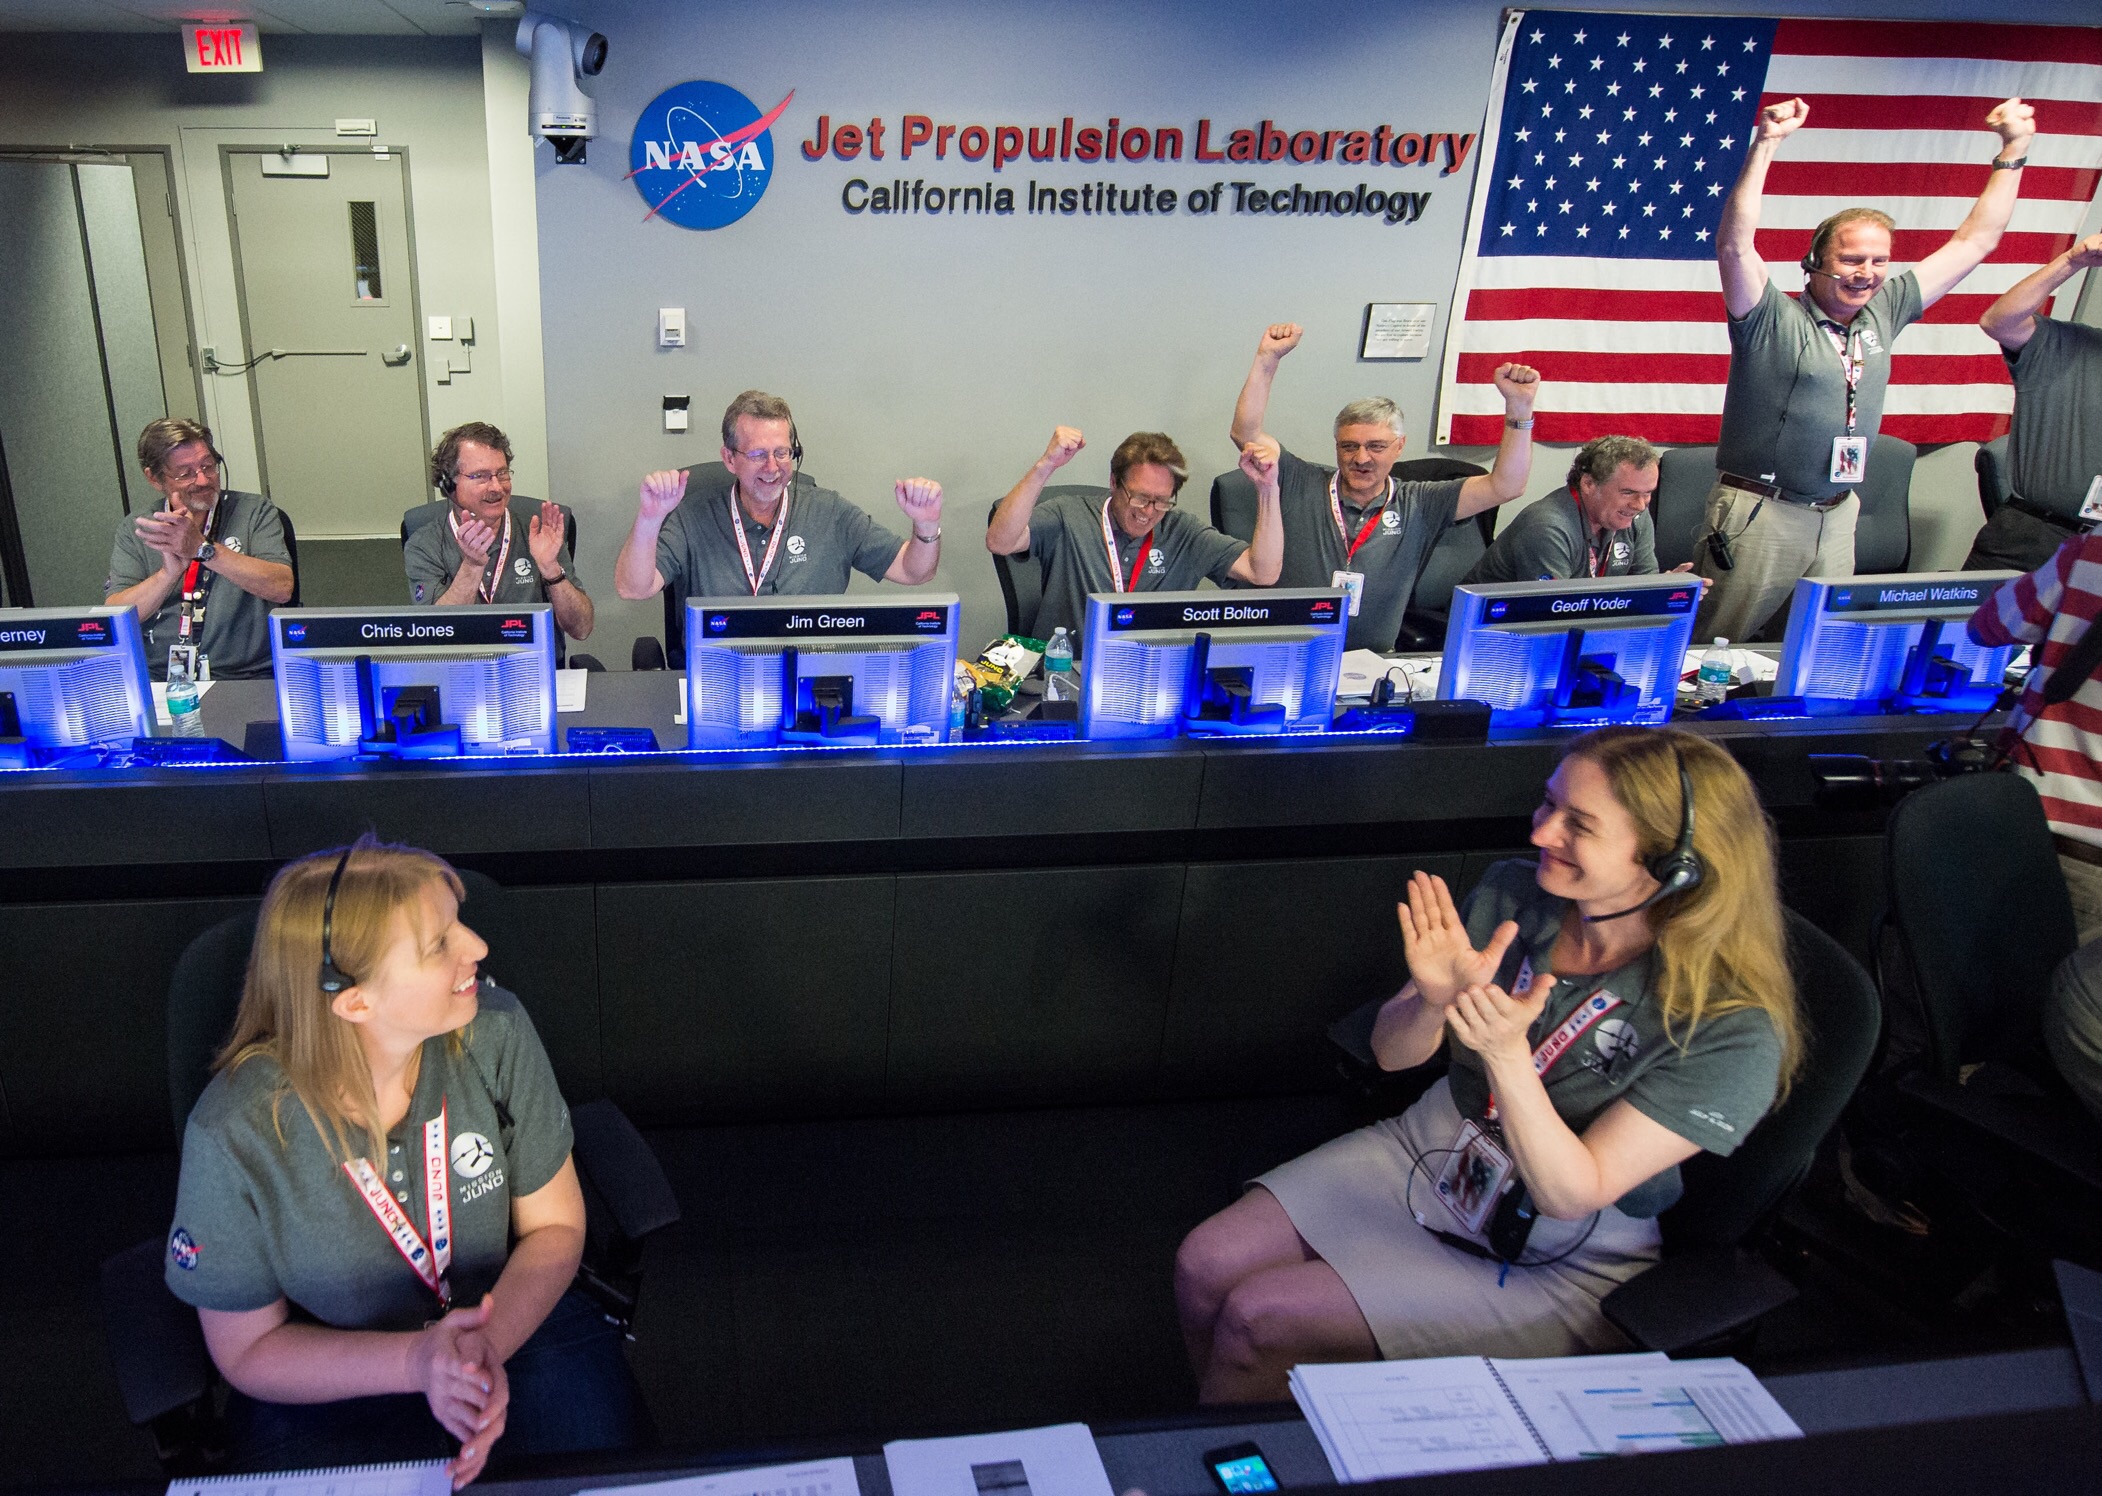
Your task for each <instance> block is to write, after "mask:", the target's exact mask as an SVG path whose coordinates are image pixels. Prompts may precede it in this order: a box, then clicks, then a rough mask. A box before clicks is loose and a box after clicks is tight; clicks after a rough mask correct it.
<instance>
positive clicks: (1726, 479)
mask: <svg viewBox="0 0 2102 1496" xmlns="http://www.w3.org/2000/svg"><path fill="white" fill-rule="evenodd" d="M1715 476H1716V479H1717V480H1718V481H1719V482H1721V483H1722V484H1724V485H1725V486H1726V487H1729V488H1737V489H1742V490H1743V491H1744V492H1746V493H1753V494H1757V495H1758V496H1759V497H1760V498H1762V499H1773V500H1775V501H1777V502H1779V503H1782V504H1799V505H1801V506H1802V507H1803V508H1805V509H1830V508H1832V507H1833V506H1834V505H1836V504H1839V503H1842V502H1844V501H1845V499H1846V494H1841V495H1840V496H1839V497H1838V498H1836V499H1822V500H1820V499H1792V498H1790V497H1789V496H1788V495H1787V494H1786V493H1785V492H1783V491H1782V488H1781V485H1780V484H1778V483H1762V482H1760V481H1759V480H1758V479H1756V478H1740V477H1739V476H1738V475H1737V474H1735V473H1717V474H1716V475H1715ZM1851 491H1852V490H1849V492H1851Z"/></svg>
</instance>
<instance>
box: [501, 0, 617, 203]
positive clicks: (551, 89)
mask: <svg viewBox="0 0 2102 1496" xmlns="http://www.w3.org/2000/svg"><path fill="white" fill-rule="evenodd" d="M518 50H519V51H520V52H522V53H523V54H525V55H526V56H527V57H530V58H531V59H532V60H533V92H532V98H531V101H530V103H529V104H528V105H527V109H526V118H527V119H528V121H530V123H531V125H532V131H533V133H534V134H535V135H537V136H539V137H540V138H541V139H543V140H545V141H547V142H548V143H549V144H550V145H552V146H553V147H554V148H555V160H557V161H558V162H560V163H562V164H563V165H565V166H574V165H577V164H580V163H581V162H582V161H583V159H584V142H585V141H587V140H589V139H591V137H592V136H594V135H596V134H598V111H597V109H596V108H595V107H594V106H593V105H592V102H591V92H590V90H589V89H587V88H586V87H585V86H584V80H585V79H587V78H596V77H597V76H598V75H599V70H600V69H601V68H603V67H605V65H606V38H605V37H604V36H603V35H602V34H601V33H599V32H596V31H586V30H585V29H584V28H583V27H582V26H579V25H578V24H577V23H576V22H574V21H562V20H557V19H556V18H555V17H553V16H550V15H544V14H542V13H541V12H539V11H537V10H529V11H527V12H526V13H525V14H524V15H522V16H520V17H519V18H518Z"/></svg>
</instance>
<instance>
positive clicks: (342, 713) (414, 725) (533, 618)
mask: <svg viewBox="0 0 2102 1496" xmlns="http://www.w3.org/2000/svg"><path fill="white" fill-rule="evenodd" d="M555 627H556V625H555V613H554V609H553V608H551V607H549V606H548V605H547V604H546V603H533V604H529V605H523V606H487V605H482V604H471V605H469V606H466V607H458V608H453V607H446V608H278V609H275V610H273V611H272V612H271V614H270V659H271V665H272V668H273V671H274V673H275V674H276V676H277V717H278V724H279V726H280V728H281V729H282V730H283V733H284V748H285V757H286V758H288V759H327V758H350V757H352V756H354V755H357V754H359V753H368V754H382V755H386V756H389V757H400V758H447V757H451V756H453V755H455V754H502V753H551V752H553V751H554V745H555V645H554V638H555Z"/></svg>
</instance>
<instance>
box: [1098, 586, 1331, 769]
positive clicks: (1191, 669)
mask: <svg viewBox="0 0 2102 1496" xmlns="http://www.w3.org/2000/svg"><path fill="white" fill-rule="evenodd" d="M1345 596H1346V594H1344V593H1343V592H1341V591H1338V590H1336V589H1333V588H1327V589H1275V590H1265V591H1255V590H1239V589H1236V590H1234V591H1213V592H1146V593H1139V594H1136V595H1134V594H1131V593H1118V592H1097V593H1094V594H1093V595H1091V596H1090V597H1089V598H1088V600H1087V615H1086V621H1085V629H1086V631H1085V634H1084V635H1083V639H1082V649H1081V657H1082V659H1084V660H1085V661H1086V668H1085V670H1084V671H1083V672H1082V675H1083V685H1082V689H1081V696H1080V734H1081V736H1082V737H1086V738H1166V737H1174V736H1176V735H1177V734H1179V733H1185V732H1187V733H1192V734H1196V735H1199V736H1214V735H1222V734H1235V733H1249V734H1261V733H1281V732H1325V731H1326V730H1327V729H1328V725H1329V722H1330V720H1331V719H1332V718H1333V717H1334V716H1335V710H1336V677H1337V675H1338V674H1339V673H1340V672H1341V670H1342V665H1343V639H1344V635H1345V634H1346V633H1347V632H1348V629H1349V624H1350V614H1349V610H1348V608H1347V607H1346V606H1345V601H1344V599H1345Z"/></svg>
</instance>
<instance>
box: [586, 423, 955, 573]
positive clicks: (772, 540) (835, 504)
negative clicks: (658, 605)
mask: <svg viewBox="0 0 2102 1496" xmlns="http://www.w3.org/2000/svg"><path fill="white" fill-rule="evenodd" d="M722 454H723V466H724V467H725V468H726V469H728V470H729V473H728V476H729V481H728V482H727V483H725V482H724V481H723V480H722V479H721V478H716V477H713V475H710V474H706V473H702V474H699V477H700V480H701V481H699V482H697V483H696V482H693V481H692V479H693V478H694V476H695V470H694V469H692V468H680V469H678V470H676V471H673V472H664V473H651V474H649V475H648V476H647V477H645V478H644V479H643V480H642V499H641V503H640V505H639V507H638V508H637V510H636V514H635V525H634V528H633V529H631V530H630V531H629V532H628V538H627V540H626V542H625V543H624V544H623V545H622V546H621V548H620V560H619V562H618V563H617V564H616V565H615V567H614V569H613V585H614V589H615V590H616V591H618V592H619V593H620V595H621V596H622V597H624V598H627V599H629V600H630V601H639V600H641V599H643V598H648V597H654V596H656V595H657V594H658V593H659V592H661V591H663V590H664V589H665V588H666V587H673V588H676V589H677V590H678V594H679V595H680V596H683V597H763V596H769V595H772V594H777V593H818V594H824V593H838V592H845V591H846V590H847V579H848V577H849V576H850V575H851V574H852V573H853V572H857V571H858V572H860V573H861V574H862V575H864V576H866V577H868V578H869V579H870V580H871V581H875V582H897V583H900V584H902V585H904V586H907V587H920V586H924V585H925V584H927V583H928V582H930V581H932V580H933V579H934V568H935V566H936V564H937V563H939V562H940V560H941V555H942V546H941V540H942V489H941V485H940V484H939V483H936V482H935V481H934V480H933V479H932V478H900V479H899V480H898V482H897V485H896V491H895V496H896V498H897V502H898V508H899V509H901V510H902V511H904V514H905V518H906V520H907V521H908V522H909V523H910V525H911V527H912V533H911V535H909V536H908V537H906V538H905V539H903V540H901V539H899V538H898V536H897V535H895V534H893V533H892V532H891V531H889V530H886V529H885V528H884V527H883V526H881V525H879V524H877V523H876V521H875V519H874V517H873V516H871V515H870V514H869V513H868V511H867V510H865V509H863V508H862V507H861V506H860V505H859V504H854V503H850V502H849V501H848V500H846V499H843V498H841V497H840V496H839V495H838V494H836V493H834V492H833V491H832V490H831V489H829V488H819V487H818V486H817V485H816V484H814V483H812V482H811V481H810V480H809V479H808V478H806V477H803V476H801V475H800V474H798V473H797V472H796V467H797V465H798V464H799V463H800V462H801V461H802V454H803V448H802V444H801V442H800V441H798V440H797V438H796V429H795V418H794V417H793V416H791V415H790V414H789V410H788V402H787V401H785V400H783V399H781V398H780V397H779V396H776V395H769V394H766V393H764V392H762V391H760V390H746V391H745V392H744V393H743V394H741V395H739V396H738V397H737V398H736V399H735V400H732V401H731V402H730V406H729V409H727V410H725V411H724V412H723V448H722ZM711 479H712V481H711Z"/></svg>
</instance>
